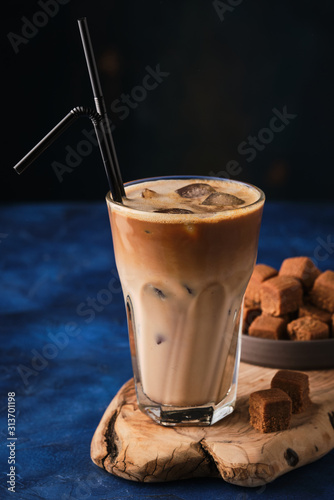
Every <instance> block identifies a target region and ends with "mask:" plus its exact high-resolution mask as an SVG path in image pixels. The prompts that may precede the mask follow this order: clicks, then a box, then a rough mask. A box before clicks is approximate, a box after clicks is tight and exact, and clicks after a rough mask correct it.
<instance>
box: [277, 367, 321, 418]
mask: <svg viewBox="0 0 334 500" xmlns="http://www.w3.org/2000/svg"><path fill="white" fill-rule="evenodd" d="M271 387H272V388H276V389H282V391H284V392H286V393H287V394H288V396H290V398H291V401H292V413H301V412H302V411H304V410H305V409H306V408H307V407H308V406H309V405H310V404H311V401H310V397H309V394H310V386H309V379H308V375H306V373H302V372H295V371H292V370H279V371H278V372H277V373H276V375H275V376H274V377H273V379H272V381H271Z"/></svg>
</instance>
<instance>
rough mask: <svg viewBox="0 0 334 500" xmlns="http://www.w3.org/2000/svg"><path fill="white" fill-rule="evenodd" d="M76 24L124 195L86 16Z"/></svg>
mask: <svg viewBox="0 0 334 500" xmlns="http://www.w3.org/2000/svg"><path fill="white" fill-rule="evenodd" d="M78 25H79V30H80V36H81V41H82V45H83V49H84V53H85V57H86V63H87V68H88V72H89V78H90V83H91V86H92V90H93V94H94V102H95V108H96V111H97V112H98V113H99V114H100V115H101V116H102V118H103V119H102V122H101V124H100V126H101V127H102V128H104V131H105V134H106V137H107V141H108V145H109V149H110V153H111V158H112V166H113V171H114V172H113V174H114V176H115V177H116V183H117V187H118V190H119V192H120V196H121V198H122V196H125V191H124V186H123V181H122V175H121V171H120V168H119V164H118V159H117V154H116V150H115V145H114V141H113V138H112V133H111V127H110V122H109V118H108V114H107V108H106V105H105V101H104V97H103V93H102V88H101V83H100V77H99V74H98V71H97V66H96V61H95V57H94V51H93V46H92V42H91V38H90V34H89V29H88V24H87V19H86V17H83V18H81V19H78Z"/></svg>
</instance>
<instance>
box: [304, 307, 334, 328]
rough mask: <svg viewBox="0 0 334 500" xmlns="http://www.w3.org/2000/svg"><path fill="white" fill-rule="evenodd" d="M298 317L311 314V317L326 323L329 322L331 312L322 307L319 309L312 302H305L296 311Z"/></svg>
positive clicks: (328, 323)
mask: <svg viewBox="0 0 334 500" xmlns="http://www.w3.org/2000/svg"><path fill="white" fill-rule="evenodd" d="M298 316H299V318H303V317H304V316H311V318H314V319H318V320H319V321H322V322H323V323H326V324H327V325H330V324H331V313H329V312H328V311H324V310H323V309H319V307H315V306H313V305H312V304H309V303H308V302H306V303H305V304H303V305H302V306H301V307H300V308H299V311H298Z"/></svg>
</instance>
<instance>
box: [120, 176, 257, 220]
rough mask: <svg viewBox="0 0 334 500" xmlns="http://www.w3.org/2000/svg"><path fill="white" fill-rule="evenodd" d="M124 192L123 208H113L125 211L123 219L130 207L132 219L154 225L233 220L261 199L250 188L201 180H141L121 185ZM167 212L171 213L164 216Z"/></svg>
mask: <svg viewBox="0 0 334 500" xmlns="http://www.w3.org/2000/svg"><path fill="white" fill-rule="evenodd" d="M188 186H189V189H188ZM125 192H126V198H124V205H123V206H122V205H119V204H113V206H114V207H115V206H117V209H119V210H121V211H122V210H124V211H126V212H127V216H129V215H130V214H129V213H128V212H129V211H128V210H127V209H128V208H130V209H132V210H135V211H136V213H133V214H132V216H133V217H135V218H138V219H146V220H152V221H155V222H158V221H159V222H183V223H184V222H188V221H189V222H190V221H191V220H193V219H199V218H200V219H202V218H214V219H220V218H233V217H235V216H236V214H237V213H238V214H241V212H244V211H249V210H252V209H254V207H252V205H253V204H254V203H255V202H256V201H258V200H259V199H260V197H261V192H260V191H259V190H258V189H257V188H255V187H253V186H250V185H246V184H241V183H238V182H233V181H228V180H223V179H222V180H218V179H205V178H204V179H199V178H197V179H196V178H194V179H191V178H186V179H166V178H165V179H157V180H151V181H145V182H140V183H137V184H131V185H128V186H125ZM220 193H223V194H220ZM216 203H218V204H216ZM169 210H173V213H168V212H167V211H169ZM166 212H167V213H166ZM187 212H190V213H187Z"/></svg>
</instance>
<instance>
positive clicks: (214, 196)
mask: <svg viewBox="0 0 334 500" xmlns="http://www.w3.org/2000/svg"><path fill="white" fill-rule="evenodd" d="M243 203H245V201H244V200H242V199H241V198H238V197H237V196H234V195H233V194H228V193H211V194H210V195H209V196H208V197H207V198H205V200H204V201H203V202H202V203H201V205H212V206H216V207H217V206H218V207H226V206H228V207H233V206H238V205H242V204H243Z"/></svg>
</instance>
